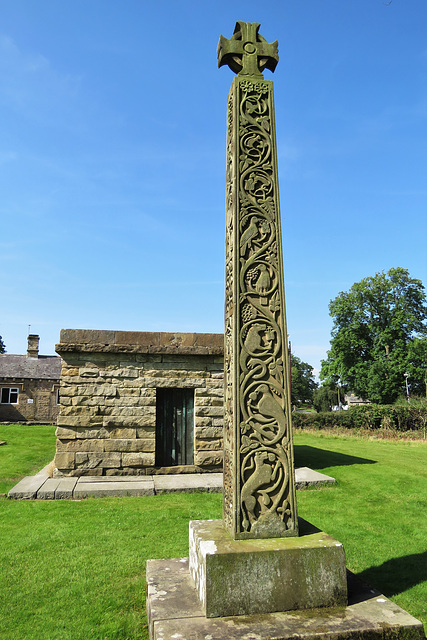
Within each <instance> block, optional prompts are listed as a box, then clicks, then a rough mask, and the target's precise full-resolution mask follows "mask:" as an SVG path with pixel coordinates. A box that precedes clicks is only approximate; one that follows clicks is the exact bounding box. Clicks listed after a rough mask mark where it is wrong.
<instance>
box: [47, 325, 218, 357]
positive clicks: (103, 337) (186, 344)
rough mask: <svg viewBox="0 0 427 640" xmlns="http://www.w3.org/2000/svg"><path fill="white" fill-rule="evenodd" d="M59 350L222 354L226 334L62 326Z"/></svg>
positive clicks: (58, 351) (56, 347)
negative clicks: (108, 329)
mask: <svg viewBox="0 0 427 640" xmlns="http://www.w3.org/2000/svg"><path fill="white" fill-rule="evenodd" d="M55 350H56V352H57V353H69V352H72V351H74V352H91V353H145V354H150V353H151V354H157V353H158V354H161V353H167V354H183V355H222V354H223V352H224V336H223V334H222V333H166V332H160V331H159V332H150V331H96V330H87V329H61V335H60V342H59V344H57V345H56V346H55Z"/></svg>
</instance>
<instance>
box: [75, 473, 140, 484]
mask: <svg viewBox="0 0 427 640" xmlns="http://www.w3.org/2000/svg"><path fill="white" fill-rule="evenodd" d="M76 480H78V482H79V485H80V484H83V483H86V482H87V483H90V484H93V483H94V482H103V483H104V484H105V483H107V482H145V481H146V480H148V481H149V480H151V476H145V475H144V476H80V477H78V478H76Z"/></svg>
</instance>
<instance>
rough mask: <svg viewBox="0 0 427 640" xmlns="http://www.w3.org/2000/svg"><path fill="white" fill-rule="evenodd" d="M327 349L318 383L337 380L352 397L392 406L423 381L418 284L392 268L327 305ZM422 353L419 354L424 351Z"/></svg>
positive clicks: (424, 331)
mask: <svg viewBox="0 0 427 640" xmlns="http://www.w3.org/2000/svg"><path fill="white" fill-rule="evenodd" d="M329 311H330V315H331V316H332V318H333V320H334V324H333V328H332V339H331V349H330V351H328V357H327V359H326V360H323V361H322V369H321V372H320V378H321V379H323V380H327V381H329V382H337V381H338V380H340V381H341V384H344V385H348V387H349V388H350V389H351V390H352V391H354V392H355V393H356V394H357V395H359V396H361V397H362V398H364V399H368V400H371V401H372V402H377V403H380V404H385V403H391V402H393V401H394V400H395V399H396V398H397V397H398V396H399V394H401V393H403V392H404V389H405V376H404V374H405V373H408V374H409V375H410V382H411V383H412V385H413V388H418V387H419V386H420V385H421V384H422V383H423V381H424V379H425V359H424V364H423V353H424V354H425V340H426V336H427V327H426V324H425V318H426V317H427V316H426V312H427V306H426V294H425V289H424V286H423V284H422V282H421V280H416V279H415V278H411V277H410V276H409V272H408V271H407V269H402V268H400V267H397V268H395V269H390V270H389V271H388V273H386V274H385V273H384V272H381V273H376V274H375V276H374V277H369V278H364V279H363V280H361V282H356V283H355V284H354V285H353V286H352V287H351V288H350V290H349V291H348V292H341V293H340V294H339V295H338V296H337V297H336V298H335V300H331V302H330V304H329ZM423 350H424V351H423Z"/></svg>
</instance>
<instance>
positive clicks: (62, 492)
mask: <svg viewBox="0 0 427 640" xmlns="http://www.w3.org/2000/svg"><path fill="white" fill-rule="evenodd" d="M76 484H77V478H59V484H58V486H57V488H56V491H55V500H67V499H68V500H69V499H70V498H72V497H73V492H74V489H75V486H76Z"/></svg>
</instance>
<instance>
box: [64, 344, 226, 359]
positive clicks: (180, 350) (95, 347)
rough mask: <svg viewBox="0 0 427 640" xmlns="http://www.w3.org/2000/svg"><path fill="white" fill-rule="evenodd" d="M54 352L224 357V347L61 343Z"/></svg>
mask: <svg viewBox="0 0 427 640" xmlns="http://www.w3.org/2000/svg"><path fill="white" fill-rule="evenodd" d="M55 351H56V352H57V353H59V354H61V353H71V352H73V351H74V352H79V353H140V354H144V353H145V354H176V355H200V356H204V355H218V356H222V355H224V347H197V346H196V347H173V346H169V347H166V346H165V347H144V346H141V345H123V344H119V345H118V344H107V345H103V344H90V343H89V344H88V343H84V344H73V343H63V342H60V343H59V344H57V345H55Z"/></svg>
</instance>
